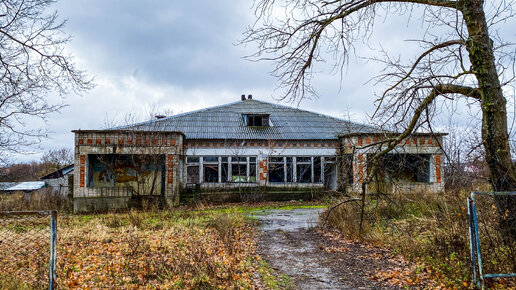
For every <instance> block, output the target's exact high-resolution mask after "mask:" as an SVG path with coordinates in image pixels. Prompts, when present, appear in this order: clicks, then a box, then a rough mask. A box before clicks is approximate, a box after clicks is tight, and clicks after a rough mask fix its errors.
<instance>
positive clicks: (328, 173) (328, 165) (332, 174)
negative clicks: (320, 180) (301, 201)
mask: <svg viewBox="0 0 516 290" xmlns="http://www.w3.org/2000/svg"><path fill="white" fill-rule="evenodd" d="M324 187H325V188H326V189H330V190H337V158H335V157H324Z"/></svg>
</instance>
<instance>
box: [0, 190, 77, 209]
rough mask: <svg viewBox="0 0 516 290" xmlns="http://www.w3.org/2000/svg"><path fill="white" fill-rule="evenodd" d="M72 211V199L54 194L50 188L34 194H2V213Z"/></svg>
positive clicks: (0, 195)
mask: <svg viewBox="0 0 516 290" xmlns="http://www.w3.org/2000/svg"><path fill="white" fill-rule="evenodd" d="M72 209H73V204H72V200H71V199H69V198H68V197H66V196H64V195H62V194H59V193H54V192H52V190H51V189H50V188H44V189H41V190H38V191H36V192H32V193H20V192H19V193H2V194H0V211H22V210H58V211H60V212H71V211H72Z"/></svg>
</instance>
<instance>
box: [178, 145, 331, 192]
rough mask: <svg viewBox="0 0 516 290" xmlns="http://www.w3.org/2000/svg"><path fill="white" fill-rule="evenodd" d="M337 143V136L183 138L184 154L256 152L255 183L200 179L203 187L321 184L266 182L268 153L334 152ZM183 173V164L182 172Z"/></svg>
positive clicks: (251, 154)
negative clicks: (216, 181) (301, 138)
mask: <svg viewBox="0 0 516 290" xmlns="http://www.w3.org/2000/svg"><path fill="white" fill-rule="evenodd" d="M338 144H339V143H338V141H337V140H301V141H299V140H290V141H263V140H226V141H218V140H202V141H199V140H187V141H186V142H185V156H186V157H189V156H190V157H195V156H256V158H257V160H256V163H257V181H256V182H255V183H218V184H217V183H209V184H205V183H203V184H201V187H204V188H210V187H229V188H231V187H235V188H237V187H253V186H269V187H292V188H294V187H299V188H323V187H324V185H323V184H322V183H284V184H283V183H281V184H274V183H269V182H268V164H267V162H268V158H269V156H336V155H337V153H338V150H337V148H338ZM186 174H187V173H186V166H185V167H184V171H183V176H186Z"/></svg>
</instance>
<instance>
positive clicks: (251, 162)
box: [249, 157, 256, 182]
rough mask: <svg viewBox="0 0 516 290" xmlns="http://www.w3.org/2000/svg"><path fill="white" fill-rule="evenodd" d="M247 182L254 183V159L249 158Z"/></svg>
mask: <svg viewBox="0 0 516 290" xmlns="http://www.w3.org/2000/svg"><path fill="white" fill-rule="evenodd" d="M249 182H256V157H249Z"/></svg>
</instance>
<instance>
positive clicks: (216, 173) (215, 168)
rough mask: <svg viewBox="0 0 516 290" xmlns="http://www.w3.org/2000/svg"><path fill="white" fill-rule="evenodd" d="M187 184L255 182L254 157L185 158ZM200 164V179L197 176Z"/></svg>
mask: <svg viewBox="0 0 516 290" xmlns="http://www.w3.org/2000/svg"><path fill="white" fill-rule="evenodd" d="M186 160H187V172H186V174H187V183H189V184H198V183H199V181H200V180H201V179H202V182H206V183H218V182H237V183H240V182H256V157H240V156H234V157H228V156H223V157H219V156H203V157H187V158H186ZM201 164H202V177H201V176H199V174H200V172H199V171H200V170H199V169H200V168H201Z"/></svg>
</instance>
